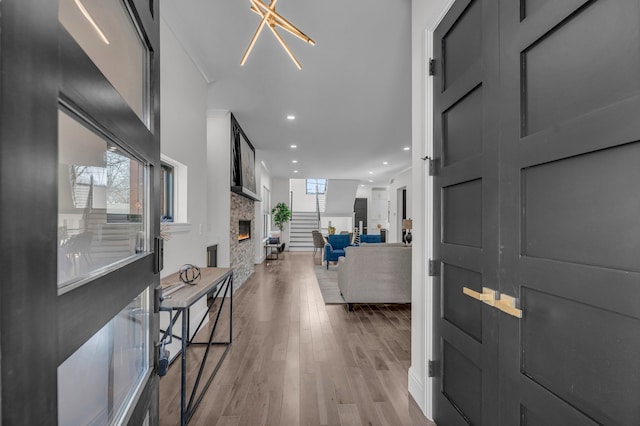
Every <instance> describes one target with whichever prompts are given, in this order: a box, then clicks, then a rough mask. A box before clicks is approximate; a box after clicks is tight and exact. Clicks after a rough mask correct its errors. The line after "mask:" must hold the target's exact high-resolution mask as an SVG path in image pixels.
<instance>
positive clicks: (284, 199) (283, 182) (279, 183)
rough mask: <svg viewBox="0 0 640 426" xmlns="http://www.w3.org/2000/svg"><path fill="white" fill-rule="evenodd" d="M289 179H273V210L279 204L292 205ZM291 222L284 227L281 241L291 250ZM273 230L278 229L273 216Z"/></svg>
mask: <svg viewBox="0 0 640 426" xmlns="http://www.w3.org/2000/svg"><path fill="white" fill-rule="evenodd" d="M289 190H290V187H289V179H271V208H274V207H275V206H276V204H278V203H286V204H287V205H288V206H289V205H290V204H291V203H290V201H289ZM290 226H291V222H289V223H287V224H286V225H285V227H284V232H283V233H282V234H281V235H280V241H282V242H284V243H286V249H287V250H289V227H290ZM271 229H272V230H274V231H277V230H278V228H277V227H276V226H275V224H274V223H273V216H271Z"/></svg>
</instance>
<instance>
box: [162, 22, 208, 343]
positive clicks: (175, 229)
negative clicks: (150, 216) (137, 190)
mask: <svg viewBox="0 0 640 426" xmlns="http://www.w3.org/2000/svg"><path fill="white" fill-rule="evenodd" d="M160 43H161V49H162V50H161V52H160V90H161V93H162V96H161V97H160V102H161V103H160V114H161V122H160V150H161V152H162V154H164V155H167V156H169V157H170V158H172V159H174V160H176V161H178V162H180V163H182V164H183V165H185V166H186V167H187V171H188V173H187V185H186V188H187V217H186V222H185V223H181V224H179V223H176V224H172V225H169V227H170V229H169V234H170V237H171V239H170V240H169V241H165V244H164V269H163V270H162V272H161V273H160V275H161V277H165V276H167V275H170V274H172V273H174V272H177V271H178V269H179V268H180V266H182V265H183V264H185V263H192V264H195V265H198V266H205V265H206V260H207V257H206V246H207V244H206V236H205V228H206V224H207V214H206V212H207V164H206V149H207V120H206V111H207V84H206V82H205V80H204V78H203V77H202V75H201V74H200V72H199V71H198V70H197V68H196V67H195V65H194V64H193V62H192V61H191V59H190V58H189V56H188V55H187V54H186V53H185V51H184V49H183V48H182V46H181V45H180V44H179V42H178V41H177V39H176V38H175V36H174V34H173V32H172V31H171V29H170V28H169V27H168V25H167V24H166V22H165V21H164V19H162V18H161V19H160ZM177 184H178V185H179V186H181V187H183V186H184V182H177ZM206 309H207V304H206V301H205V300H204V299H201V300H199V301H198V302H196V304H194V306H193V307H192V308H191V312H192V314H191V316H190V328H191V330H195V329H196V327H197V326H198V322H199V320H200V318H202V315H203V314H204V312H205V311H206ZM167 322H168V320H167V317H166V314H165V315H162V316H161V326H162V327H165V326H166V324H167ZM178 342H179V341H178V340H174V343H173V344H172V345H170V347H169V350H170V351H171V352H172V353H177V350H178V346H179V343H178Z"/></svg>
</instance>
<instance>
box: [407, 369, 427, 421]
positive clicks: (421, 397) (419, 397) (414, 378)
mask: <svg viewBox="0 0 640 426" xmlns="http://www.w3.org/2000/svg"><path fill="white" fill-rule="evenodd" d="M408 376H409V394H410V395H411V397H412V398H413V399H414V401H415V402H416V404H418V407H420V410H422V414H424V415H425V416H426V417H427V418H429V416H427V410H426V409H427V407H426V405H425V402H426V395H425V391H426V389H425V388H424V383H422V380H420V377H419V376H418V375H416V374H415V372H414V370H413V367H410V368H409V374H408Z"/></svg>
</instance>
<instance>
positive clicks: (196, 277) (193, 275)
mask: <svg viewBox="0 0 640 426" xmlns="http://www.w3.org/2000/svg"><path fill="white" fill-rule="evenodd" d="M201 276H202V275H201V274H200V268H198V267H197V266H195V265H192V264H190V263H187V264H184V265H182V266H181V267H180V281H182V282H183V283H185V284H191V285H196V284H197V283H198V281H200V277H201Z"/></svg>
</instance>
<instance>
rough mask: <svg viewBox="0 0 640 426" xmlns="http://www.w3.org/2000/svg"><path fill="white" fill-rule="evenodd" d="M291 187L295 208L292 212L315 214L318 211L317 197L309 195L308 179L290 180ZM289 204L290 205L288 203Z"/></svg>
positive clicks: (293, 207)
mask: <svg viewBox="0 0 640 426" xmlns="http://www.w3.org/2000/svg"><path fill="white" fill-rule="evenodd" d="M289 187H290V188H291V191H293V206H290V207H291V210H292V211H296V212H315V211H316V196H315V194H312V195H309V194H307V180H306V179H290V180H289ZM287 204H289V203H287Z"/></svg>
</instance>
